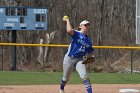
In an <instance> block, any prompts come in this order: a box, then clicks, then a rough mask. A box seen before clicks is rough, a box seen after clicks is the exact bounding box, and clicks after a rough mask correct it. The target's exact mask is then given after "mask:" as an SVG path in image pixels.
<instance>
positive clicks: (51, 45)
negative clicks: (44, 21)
mask: <svg viewBox="0 0 140 93" xmlns="http://www.w3.org/2000/svg"><path fill="white" fill-rule="evenodd" d="M0 46H47V47H68V46H69V45H63V44H21V43H0ZM93 48H100V49H105V48H109V49H140V46H93Z"/></svg>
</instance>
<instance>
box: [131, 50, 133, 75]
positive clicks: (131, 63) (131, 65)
mask: <svg viewBox="0 0 140 93" xmlns="http://www.w3.org/2000/svg"><path fill="white" fill-rule="evenodd" d="M132 73H133V49H131V74H132Z"/></svg>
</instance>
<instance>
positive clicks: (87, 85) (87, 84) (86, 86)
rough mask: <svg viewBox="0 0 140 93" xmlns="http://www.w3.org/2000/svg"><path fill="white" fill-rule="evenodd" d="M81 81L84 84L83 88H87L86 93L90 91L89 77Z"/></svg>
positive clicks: (90, 92)
mask: <svg viewBox="0 0 140 93" xmlns="http://www.w3.org/2000/svg"><path fill="white" fill-rule="evenodd" d="M83 83H84V85H85V88H86V90H87V93H92V87H91V83H90V80H89V79H87V80H84V81H83Z"/></svg>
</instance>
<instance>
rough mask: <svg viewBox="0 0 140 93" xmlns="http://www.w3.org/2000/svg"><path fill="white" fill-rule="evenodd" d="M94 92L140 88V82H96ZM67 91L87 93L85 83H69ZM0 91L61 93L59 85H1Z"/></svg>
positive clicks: (8, 92)
mask: <svg viewBox="0 0 140 93" xmlns="http://www.w3.org/2000/svg"><path fill="white" fill-rule="evenodd" d="M92 87H93V93H119V89H124V88H127V89H128V88H133V89H138V90H140V84H94V85H92ZM65 89H66V93H86V91H85V88H84V86H83V85H67V86H66V88H65ZM0 93H59V85H24V86H21V85H20V86H0Z"/></svg>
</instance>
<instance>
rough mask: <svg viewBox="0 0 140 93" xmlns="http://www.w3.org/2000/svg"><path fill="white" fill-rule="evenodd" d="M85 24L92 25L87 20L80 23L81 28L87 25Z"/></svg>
mask: <svg viewBox="0 0 140 93" xmlns="http://www.w3.org/2000/svg"><path fill="white" fill-rule="evenodd" d="M85 24H90V23H89V21H87V20H83V21H82V22H81V23H80V26H81V25H85Z"/></svg>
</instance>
